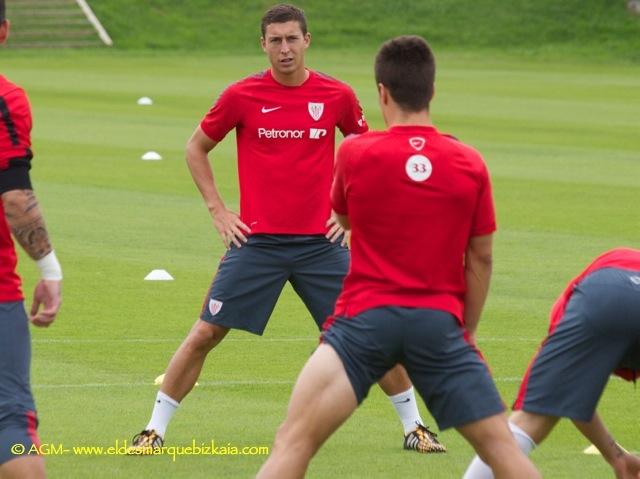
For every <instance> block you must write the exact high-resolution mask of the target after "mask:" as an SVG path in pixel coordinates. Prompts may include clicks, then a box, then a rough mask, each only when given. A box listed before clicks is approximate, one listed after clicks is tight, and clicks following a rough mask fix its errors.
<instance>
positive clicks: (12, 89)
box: [0, 75, 26, 98]
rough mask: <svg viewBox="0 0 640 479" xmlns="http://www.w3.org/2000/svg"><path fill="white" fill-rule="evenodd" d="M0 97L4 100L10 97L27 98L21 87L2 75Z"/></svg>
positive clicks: (0, 78) (0, 76)
mask: <svg viewBox="0 0 640 479" xmlns="http://www.w3.org/2000/svg"><path fill="white" fill-rule="evenodd" d="M0 96H1V97H3V98H6V97H9V96H18V97H26V93H25V91H24V89H23V88H22V87H21V86H19V85H17V84H15V83H13V82H12V81H11V80H9V79H8V78H6V77H4V76H2V75H0Z"/></svg>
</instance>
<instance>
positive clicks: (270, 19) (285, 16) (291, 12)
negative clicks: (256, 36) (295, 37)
mask: <svg viewBox="0 0 640 479" xmlns="http://www.w3.org/2000/svg"><path fill="white" fill-rule="evenodd" d="M292 21H293V22H298V23H299V24H300V30H302V34H303V35H306V34H307V19H306V18H305V16H304V12H303V11H302V10H301V9H299V8H298V7H296V6H294V5H289V4H288V3H279V4H278V5H274V6H273V7H271V8H270V9H269V10H267V11H266V12H265V14H264V15H263V16H262V23H261V24H260V29H261V30H262V36H263V37H264V36H265V34H266V33H267V25H271V24H272V23H286V22H292Z"/></svg>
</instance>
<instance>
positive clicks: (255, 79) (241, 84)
mask: <svg viewBox="0 0 640 479" xmlns="http://www.w3.org/2000/svg"><path fill="white" fill-rule="evenodd" d="M268 75H269V71H268V70H263V71H260V72H256V73H252V74H251V75H248V76H246V77H244V78H241V79H240V80H236V81H234V82H233V83H230V84H229V85H227V86H226V87H225V89H224V90H223V92H224V93H226V94H234V93H243V92H247V91H249V92H251V91H253V90H254V89H255V88H259V87H260V86H261V85H263V84H264V83H265V82H266V81H267V80H268V78H269V76H268Z"/></svg>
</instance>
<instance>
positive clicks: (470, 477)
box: [463, 410, 558, 479]
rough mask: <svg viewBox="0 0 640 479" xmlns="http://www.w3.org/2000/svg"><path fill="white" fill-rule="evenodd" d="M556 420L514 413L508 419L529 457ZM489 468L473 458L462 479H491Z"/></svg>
mask: <svg viewBox="0 0 640 479" xmlns="http://www.w3.org/2000/svg"><path fill="white" fill-rule="evenodd" d="M557 422H558V418H557V417H552V416H543V415H541V414H533V413H528V412H526V411H521V410H518V411H514V412H513V413H512V414H511V416H510V417H509V427H510V429H511V432H512V434H513V436H514V438H515V440H516V443H517V444H518V447H519V448H520V450H521V451H522V452H523V453H524V454H526V455H529V453H530V452H531V451H532V450H533V448H534V447H535V446H536V445H537V444H540V443H541V442H542V441H543V440H544V439H545V438H546V437H547V436H548V435H549V433H550V432H551V430H552V429H553V428H554V426H555V425H556V424H557ZM493 477H494V475H493V472H492V471H491V468H490V467H489V466H488V465H487V464H485V463H484V462H483V461H482V459H480V457H478V456H476V457H474V458H473V460H472V461H471V463H470V464H469V467H468V468H467V471H466V472H465V475H464V478H463V479H493Z"/></svg>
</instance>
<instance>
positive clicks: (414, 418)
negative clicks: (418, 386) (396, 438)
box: [388, 386, 424, 436]
mask: <svg viewBox="0 0 640 479" xmlns="http://www.w3.org/2000/svg"><path fill="white" fill-rule="evenodd" d="M388 397H389V400H390V401H391V402H392V403H393V407H395V408H396V411H397V412H398V416H400V421H401V422H402V427H403V428H404V434H405V436H406V435H407V434H409V433H410V432H411V431H413V430H414V429H415V428H416V425H417V424H424V423H423V422H422V418H421V417H420V412H418V404H417V403H416V395H415V394H414V392H413V386H411V387H410V388H409V389H407V390H406V391H405V392H403V393H400V394H396V395H395V396H388Z"/></svg>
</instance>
